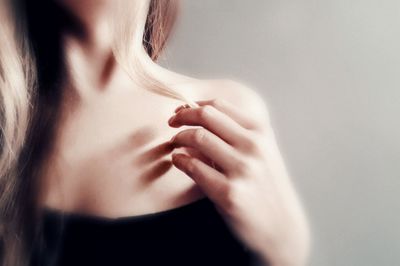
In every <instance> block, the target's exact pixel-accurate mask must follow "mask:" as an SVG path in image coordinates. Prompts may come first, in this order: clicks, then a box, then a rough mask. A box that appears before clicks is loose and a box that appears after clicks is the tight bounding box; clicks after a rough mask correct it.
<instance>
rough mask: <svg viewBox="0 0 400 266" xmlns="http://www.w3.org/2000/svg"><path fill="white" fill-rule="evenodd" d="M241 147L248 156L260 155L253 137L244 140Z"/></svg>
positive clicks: (258, 145)
mask: <svg viewBox="0 0 400 266" xmlns="http://www.w3.org/2000/svg"><path fill="white" fill-rule="evenodd" d="M242 147H243V149H244V151H245V152H247V153H249V154H259V153H260V143H259V142H258V141H257V140H256V138H255V137H251V138H245V139H244V140H243V142H242Z"/></svg>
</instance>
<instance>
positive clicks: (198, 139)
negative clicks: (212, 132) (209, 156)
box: [192, 128, 207, 144]
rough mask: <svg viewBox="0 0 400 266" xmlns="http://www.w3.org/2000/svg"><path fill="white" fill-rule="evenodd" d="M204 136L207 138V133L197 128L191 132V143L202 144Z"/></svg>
mask: <svg viewBox="0 0 400 266" xmlns="http://www.w3.org/2000/svg"><path fill="white" fill-rule="evenodd" d="M206 136H207V132H206V130H205V129H203V128H197V129H195V130H194V131H193V137H192V141H194V142H195V143H197V144H201V143H203V142H204V140H205V138H206Z"/></svg>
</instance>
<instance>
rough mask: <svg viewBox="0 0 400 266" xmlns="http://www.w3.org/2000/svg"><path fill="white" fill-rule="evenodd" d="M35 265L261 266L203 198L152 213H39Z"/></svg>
mask: <svg viewBox="0 0 400 266" xmlns="http://www.w3.org/2000/svg"><path fill="white" fill-rule="evenodd" d="M42 218H43V226H42V229H43V234H42V236H43V237H42V241H41V243H38V244H37V245H36V250H35V252H34V254H33V255H34V256H33V257H32V265H34V266H39V265H40V266H56V265H57V266H67V265H68V266H73V265H87V266H89V265H94V266H103V265H108V266H128V265H129V266H133V265H138V266H140V265H149V266H153V265H160V266H164V265H171V266H181V265H182V266H183V265H185V266H190V265H193V266H197V265H210V266H214V265H218V266H224V265H227V266H235V265H237V266H248V265H251V266H261V263H260V262H259V261H258V258H257V256H256V255H255V254H254V253H252V252H251V251H250V250H248V249H247V247H246V246H245V245H244V244H243V243H242V242H241V241H239V239H238V238H236V236H235V235H234V234H233V233H232V231H231V230H230V228H229V227H228V226H227V225H226V223H225V221H224V220H223V219H222V217H221V216H220V214H219V213H218V211H217V209H216V208H215V206H214V204H213V202H212V201H211V200H210V199H208V198H207V197H205V198H202V199H199V200H196V201H194V202H191V203H189V204H186V205H183V206H180V207H177V208H174V209H170V210H166V211H161V212H156V213H149V214H144V215H137V216H127V217H121V218H106V217H98V216H91V215H85V214H78V213H63V212H61V211H58V210H54V209H49V208H48V209H46V208H45V209H43V216H42Z"/></svg>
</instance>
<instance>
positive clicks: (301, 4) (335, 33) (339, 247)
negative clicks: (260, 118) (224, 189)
mask: <svg viewBox="0 0 400 266" xmlns="http://www.w3.org/2000/svg"><path fill="white" fill-rule="evenodd" d="M182 4H183V9H182V13H181V15H180V22H179V24H178V27H177V28H176V34H175V35H174V37H173V38H172V39H171V42H170V44H169V48H168V51H167V53H166V57H167V63H166V62H165V61H164V62H163V64H164V65H165V64H167V65H169V67H170V68H171V69H173V70H176V71H178V72H181V73H184V74H188V75H192V76H196V77H199V78H214V77H228V78H235V79H236V80H239V81H242V82H244V83H246V84H248V85H250V86H253V87H254V88H255V89H256V90H258V91H259V92H260V93H261V95H262V96H263V97H264V99H265V101H266V103H267V104H268V106H269V109H270V112H271V116H272V119H273V123H274V127H275V131H276V133H277V137H278V141H279V145H280V147H281V150H282V153H283V155H284V157H285V161H286V163H287V167H288V169H289V171H290V173H291V175H292V177H293V180H294V182H295V184H296V187H297V188H298V190H299V193H300V195H301V197H302V199H303V201H304V204H305V206H306V209H307V212H308V215H309V218H310V220H311V224H312V230H313V238H314V244H313V254H312V257H311V263H310V265H349V266H356V265H357V266H358V265H360V266H361V265H363V266H367V265H371V266H382V265H400V229H399V225H400V203H399V200H400V197H399V193H400V161H399V158H398V157H399V155H400V140H399V136H400V121H399V118H398V116H399V114H400V86H399V85H400V52H399V49H400V1H398V0H379V1H378V0H375V1H369V0H319V1H317V0H292V1H290V0H258V1H257V0H250V1H239V0H201V1H199V0H182Z"/></svg>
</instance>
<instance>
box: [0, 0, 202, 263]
mask: <svg viewBox="0 0 400 266" xmlns="http://www.w3.org/2000/svg"><path fill="white" fill-rule="evenodd" d="M27 2H29V1H27V0H17V1H12V0H0V110H1V111H0V129H1V131H0V148H1V150H0V240H1V241H0V265H3V266H20V265H28V264H29V261H30V259H31V258H30V254H31V252H32V249H33V247H34V246H35V245H36V243H37V242H35V241H36V240H37V239H38V234H39V233H38V232H40V230H39V229H38V228H39V227H40V226H38V225H39V223H37V222H35V221H36V218H37V217H36V213H37V212H36V211H37V206H36V205H37V204H36V203H35V199H36V194H35V191H36V183H35V174H36V172H37V168H36V166H37V165H38V164H39V163H40V159H41V157H42V155H43V153H44V151H45V149H46V148H45V146H46V138H47V137H49V136H50V135H51V132H50V131H51V125H52V124H53V122H54V119H55V117H53V116H52V115H51V112H49V111H46V109H45V108H43V105H44V103H53V102H57V100H56V99H55V98H56V97H57V95H55V94H54V93H46V95H44V93H43V92H45V90H43V88H42V87H43V86H45V85H46V84H45V83H46V82H43V81H42V80H46V78H43V77H46V75H48V74H47V73H43V71H42V68H41V62H42V61H41V58H40V56H42V55H41V54H39V53H38V52H37V51H36V50H35V47H34V43H33V40H32V38H33V37H37V36H35V31H34V30H33V31H32V30H31V29H30V28H29V27H28V24H29V23H28V17H29V14H28V13H29V12H30V11H28V8H27V7H26V6H27ZM32 2H33V1H32ZM35 2H36V1H35ZM45 2H46V1H45ZM117 2H118V1H117ZM129 2H137V1H129ZM141 2H142V3H143V6H140V7H137V6H136V7H135V8H133V7H132V9H129V8H126V6H124V8H117V9H116V14H115V15H114V16H113V17H114V19H113V23H112V25H113V27H114V28H113V29H114V31H113V32H114V34H115V37H114V46H113V52H114V54H115V57H116V60H117V62H118V63H119V64H120V65H122V66H123V67H124V69H125V70H126V71H127V73H128V74H129V73H133V72H134V71H135V73H136V74H139V75H140V77H141V79H140V80H138V81H137V80H136V81H137V82H140V83H141V85H142V87H143V88H145V89H149V90H151V91H153V92H155V93H160V94H163V95H166V96H168V97H172V98H175V99H179V100H182V101H185V102H186V103H188V104H189V105H195V103H193V102H191V101H190V100H189V99H187V98H185V97H184V96H183V95H180V94H178V93H177V92H175V91H174V90H173V89H172V88H169V86H167V85H165V84H164V83H163V82H162V81H160V80H157V79H156V78H155V77H154V76H153V75H151V74H150V73H149V72H148V71H147V65H148V63H149V61H148V60H149V59H150V60H153V61H156V60H157V58H158V57H159V55H160V53H161V52H162V50H163V48H164V46H165V43H166V41H167V39H168V36H169V33H170V31H171V29H172V27H173V24H174V22H175V18H176V16H177V10H178V0H149V1H141ZM30 4H32V3H30ZM35 11H37V10H35ZM139 16H146V17H145V19H144V20H142V21H145V25H140V23H139V22H135V18H138V17H139ZM137 21H141V20H140V19H138V20H137ZM137 49H144V50H145V52H146V53H147V54H148V58H146V57H137V56H135V55H136V54H140V53H135V51H137ZM52 60H55V59H54V58H53V59H52ZM136 76H137V75H136ZM52 97H53V98H52Z"/></svg>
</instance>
